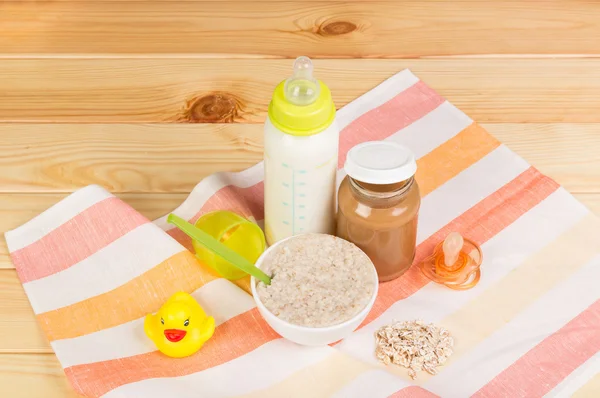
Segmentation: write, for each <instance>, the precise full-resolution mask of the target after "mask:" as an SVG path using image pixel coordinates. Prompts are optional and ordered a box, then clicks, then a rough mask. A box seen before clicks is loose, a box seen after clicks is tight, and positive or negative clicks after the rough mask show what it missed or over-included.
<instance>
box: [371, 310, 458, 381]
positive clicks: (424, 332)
mask: <svg viewBox="0 0 600 398" xmlns="http://www.w3.org/2000/svg"><path fill="white" fill-rule="evenodd" d="M375 343H376V348H375V356H376V357H377V359H379V360H380V361H381V362H383V363H384V364H386V365H389V364H390V363H393V364H396V365H400V366H403V367H405V368H408V375H409V376H410V377H411V378H412V379H415V378H416V377H417V372H418V371H422V370H424V371H426V372H427V373H429V374H432V375H435V374H437V370H436V367H438V366H439V365H441V364H443V363H444V362H446V360H447V359H448V358H449V357H450V355H452V347H453V346H454V339H453V338H452V336H450V333H449V332H448V330H446V329H444V328H440V327H438V326H435V325H434V324H429V325H427V324H425V322H423V321H420V320H418V321H407V322H394V323H393V324H391V325H387V326H383V327H381V328H380V329H379V330H378V331H377V332H375Z"/></svg>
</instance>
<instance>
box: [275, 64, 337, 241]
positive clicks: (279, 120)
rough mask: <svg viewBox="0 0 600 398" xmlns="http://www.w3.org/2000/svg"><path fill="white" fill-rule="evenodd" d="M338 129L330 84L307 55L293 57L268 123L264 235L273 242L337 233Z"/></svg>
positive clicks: (277, 88) (276, 92)
mask: <svg viewBox="0 0 600 398" xmlns="http://www.w3.org/2000/svg"><path fill="white" fill-rule="evenodd" d="M338 140H339V128H338V126H337V123H336V122H335V106H334V104H333V101H332V99H331V92H330V91H329V88H327V86H326V85H324V84H323V83H322V82H321V81H319V80H317V79H315V78H314V76H313V65H312V62H311V60H310V59H309V58H308V57H299V58H297V59H296V61H295V62H294V71H293V75H292V76H291V77H290V78H288V79H287V80H284V81H283V82H281V83H280V84H279V85H278V86H277V87H276V88H275V92H274V93H273V98H272V99H271V103H270V104H269V116H268V118H267V120H266V122H265V140H264V147H265V150H264V160H265V162H264V165H265V235H266V239H267V242H268V243H269V244H270V245H271V244H273V243H275V242H277V241H279V240H281V239H284V238H287V237H289V236H293V235H297V234H302V233H308V232H314V233H326V234H333V233H334V232H335V194H336V192H335V191H336V189H335V188H336V184H335V182H336V171H337V163H338Z"/></svg>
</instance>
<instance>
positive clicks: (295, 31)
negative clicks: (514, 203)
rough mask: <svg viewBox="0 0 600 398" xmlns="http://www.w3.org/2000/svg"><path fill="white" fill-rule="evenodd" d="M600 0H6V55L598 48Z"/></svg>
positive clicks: (389, 54)
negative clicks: (26, 0)
mask: <svg viewBox="0 0 600 398" xmlns="http://www.w3.org/2000/svg"><path fill="white" fill-rule="evenodd" d="M599 12H600V4H599V3H598V2H581V1H579V2H576V4H573V3H572V2H565V1H557V0H549V1H536V2H524V1H519V0H497V1H493V2H482V1H468V0H466V1H465V0H463V1H449V0H448V1H431V2H427V1H425V2H424V1H416V0H415V1H367V2H351V3H348V2H329V1H325V0H321V1H309V2H300V1H285V2H258V1H254V2H252V1H210V2H207V1H181V2H179V1H178V2H174V1H144V2H140V1H118V2H88V1H83V2H82V1H75V2H72V1H69V2H64V1H44V2H38V1H36V2H23V1H4V2H2V3H0V51H1V52H2V53H4V54H203V55H208V56H214V55H235V56H242V57H257V56H258V57H273V56H275V57H295V56H296V55H297V54H306V55H309V56H312V57H328V58H340V57H355V58H356V57H384V58H394V57H411V58H415V57H423V56H446V55H481V54H558V53H561V54H598V52H599V51H598V46H597V40H596V39H597V37H598V36H599V35H600V25H599V24H598V23H597V16H598V13H599Z"/></svg>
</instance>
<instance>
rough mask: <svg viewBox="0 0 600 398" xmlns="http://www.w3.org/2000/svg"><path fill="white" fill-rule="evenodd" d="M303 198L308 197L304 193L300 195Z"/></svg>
mask: <svg viewBox="0 0 600 398" xmlns="http://www.w3.org/2000/svg"><path fill="white" fill-rule="evenodd" d="M298 196H299V197H301V198H304V197H305V196H306V195H304V194H303V193H301V194H300V195H298Z"/></svg>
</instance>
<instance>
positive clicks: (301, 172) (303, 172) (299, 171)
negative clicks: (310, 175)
mask: <svg viewBox="0 0 600 398" xmlns="http://www.w3.org/2000/svg"><path fill="white" fill-rule="evenodd" d="M298 173H300V174H306V170H298Z"/></svg>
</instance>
